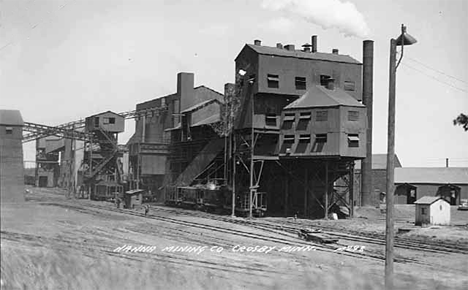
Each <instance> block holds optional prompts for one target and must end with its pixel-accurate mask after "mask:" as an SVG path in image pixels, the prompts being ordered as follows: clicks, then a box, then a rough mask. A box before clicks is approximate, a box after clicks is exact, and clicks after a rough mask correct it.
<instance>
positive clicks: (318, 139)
mask: <svg viewBox="0 0 468 290" xmlns="http://www.w3.org/2000/svg"><path fill="white" fill-rule="evenodd" d="M325 143H327V134H316V135H315V142H314V145H313V146H312V152H322V150H323V147H324V146H325Z"/></svg>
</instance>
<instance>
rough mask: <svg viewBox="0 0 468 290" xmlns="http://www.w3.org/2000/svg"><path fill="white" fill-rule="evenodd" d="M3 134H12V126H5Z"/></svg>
mask: <svg viewBox="0 0 468 290" xmlns="http://www.w3.org/2000/svg"><path fill="white" fill-rule="evenodd" d="M5 134H7V135H11V134H13V127H6V128H5Z"/></svg>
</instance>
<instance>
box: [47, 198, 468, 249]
mask: <svg viewBox="0 0 468 290" xmlns="http://www.w3.org/2000/svg"><path fill="white" fill-rule="evenodd" d="M54 194H55V193H54ZM57 195H59V194H58V193H57ZM77 201H78V202H80V203H83V202H84V201H80V200H75V202H77ZM86 206H88V207H94V208H99V209H104V210H111V211H114V212H115V211H117V212H121V213H125V214H131V215H137V216H144V214H142V213H138V212H132V211H129V210H124V209H117V208H114V207H111V206H103V205H98V204H93V203H92V202H86ZM151 207H152V208H153V209H154V210H156V211H158V212H162V211H163V212H168V213H172V214H176V215H189V216H195V217H200V218H208V219H212V220H218V221H223V222H229V223H234V224H239V225H246V226H250V227H254V228H257V229H261V230H270V231H271V230H275V231H279V232H287V233H291V234H297V232H298V231H299V230H300V229H301V228H303V226H298V225H297V224H293V225H291V224H292V222H283V223H281V224H278V223H271V222H267V221H263V220H261V219H255V220H245V219H233V218H231V217H227V216H221V215H216V214H209V213H205V212H200V211H194V210H187V209H180V208H172V207H170V208H169V207H163V206H157V207H154V206H151ZM154 210H153V212H154ZM148 217H151V218H155V219H161V220H165V221H169V222H176V223H185V224H184V225H190V223H191V222H187V221H181V220H176V219H171V218H168V217H164V216H161V215H154V214H150V215H148ZM192 224H193V223H192ZM194 226H195V227H200V226H201V227H203V226H202V225H200V224H197V225H194ZM204 227H205V228H206V227H209V226H206V225H204ZM312 227H315V228H318V229H321V230H322V231H324V233H326V234H328V235H331V236H334V237H337V238H340V239H343V240H348V241H353V242H362V243H368V244H374V245H385V237H384V236H383V235H379V234H370V233H369V234H368V233H362V232H358V233H356V232H353V231H349V230H345V231H344V232H341V233H337V232H336V229H334V228H332V227H327V226H323V225H313V226H312ZM215 228H216V230H218V231H227V229H225V228H221V227H215ZM244 235H246V236H248V237H250V238H252V237H253V236H254V235H252V234H249V233H244ZM280 242H282V243H284V242H286V240H284V239H283V240H282V241H280ZM288 242H289V241H288ZM394 245H395V247H399V248H404V249H411V250H418V251H426V252H433V253H459V254H468V247H463V246H460V245H457V244H452V243H446V242H445V243H440V242H430V241H414V240H409V239H403V238H399V237H396V238H395V243H394ZM322 246H323V247H324V248H328V249H330V250H333V251H334V250H336V249H337V248H338V247H335V248H333V247H330V246H329V245H327V246H326V247H325V245H322ZM338 246H343V244H338ZM344 246H346V245H344Z"/></svg>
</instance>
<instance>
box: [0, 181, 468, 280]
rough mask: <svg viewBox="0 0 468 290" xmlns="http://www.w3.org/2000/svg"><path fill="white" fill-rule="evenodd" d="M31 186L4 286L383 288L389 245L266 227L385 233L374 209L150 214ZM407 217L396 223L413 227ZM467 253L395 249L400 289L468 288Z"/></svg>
mask: <svg viewBox="0 0 468 290" xmlns="http://www.w3.org/2000/svg"><path fill="white" fill-rule="evenodd" d="M29 191H30V192H29V193H28V194H27V202H26V203H22V204H2V208H1V285H2V286H1V289H287V288H289V289H383V280H384V276H383V275H384V261H383V260H382V259H381V258H378V257H381V256H382V255H383V251H384V246H383V245H376V244H372V243H363V242H357V241H354V242H353V241H352V240H346V239H340V241H339V244H340V245H350V246H352V245H359V246H363V245H365V249H364V251H363V253H362V254H361V253H352V252H346V251H339V250H336V249H333V248H332V247H322V246H321V245H319V244H314V243H312V242H305V241H303V240H300V239H299V238H298V237H297V235H295V234H293V233H289V232H282V231H279V230H278V231H277V230H272V229H271V228H266V227H264V228H262V226H261V225H262V224H263V223H269V224H284V225H286V224H287V225H289V224H293V225H296V226H302V225H304V226H313V225H325V226H327V227H331V228H333V229H334V231H337V232H339V231H340V230H342V231H343V232H344V230H346V231H348V232H349V231H350V230H352V231H356V232H360V231H363V232H375V233H379V232H380V231H381V230H382V229H383V227H382V225H384V222H385V221H384V220H383V219H382V217H384V215H380V213H379V211H376V210H372V209H369V210H368V211H369V213H365V212H364V210H363V211H362V212H360V213H359V215H358V216H360V217H358V218H355V219H352V220H338V221H325V220H320V221H305V220H299V221H298V220H296V221H291V219H288V218H283V219H279V218H265V219H262V220H261V221H259V222H258V223H256V222H255V223H253V225H249V224H243V223H242V220H243V219H241V218H236V219H235V220H237V221H240V222H236V223H234V222H229V221H223V220H222V219H217V218H210V215H209V214H198V213H195V214H194V212H193V211H183V210H179V209H171V208H167V207H163V206H156V205H154V206H152V207H151V211H150V214H149V215H148V216H146V217H145V216H144V215H143V214H142V211H141V210H140V209H136V210H120V211H116V208H115V206H114V205H113V204H111V203H105V202H95V201H88V200H74V199H67V198H66V197H65V195H64V194H63V192H62V191H60V190H54V189H50V190H48V189H35V188H29ZM366 210H367V209H366ZM409 211H410V209H405V210H403V211H402V212H405V213H406V212H409ZM401 216H404V214H402V215H401ZM225 218H226V219H228V217H225ZM460 218H461V220H462V221H463V219H464V221H465V222H466V221H468V219H467V218H466V216H461V217H460ZM406 221H407V220H405V219H404V218H401V219H399V220H398V223H397V226H396V227H397V228H398V225H404V226H411V224H410V223H407V222H406ZM461 224H462V225H463V222H462V223H461ZM465 224H466V223H465ZM467 233H468V230H467V227H466V226H465V227H464V226H452V227H444V228H443V229H442V228H437V229H436V228H420V229H414V230H412V231H410V232H409V233H406V234H404V235H405V236H407V237H408V238H412V237H413V236H414V237H415V238H414V239H416V240H418V239H419V237H420V236H423V237H431V238H432V237H433V236H436V237H437V238H438V239H441V240H443V241H451V242H454V241H455V242H457V241H458V242H459V243H460V245H461V246H462V247H467V246H468V243H467V240H468V239H467V237H468V236H467ZM124 246H126V248H125V247H124ZM143 247H145V248H143ZM176 247H178V248H176ZM292 247H295V248H292ZM119 248H120V251H119V250H118V249H119ZM466 253H467V252H465V253H448V252H447V253H442V252H431V251H427V252H426V251H421V250H414V249H404V248H400V249H396V257H397V258H398V259H402V260H404V259H406V260H404V261H402V262H398V261H397V262H395V286H396V287H395V289H465V288H466V285H468V276H467V274H468V259H467V258H468V257H467V254H466ZM441 269H442V270H441ZM463 286H465V287H463Z"/></svg>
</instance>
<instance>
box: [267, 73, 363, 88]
mask: <svg viewBox="0 0 468 290" xmlns="http://www.w3.org/2000/svg"><path fill="white" fill-rule="evenodd" d="M330 78H331V77H330V76H327V75H320V85H321V86H326V85H327V82H328V80H329V79H330ZM267 84H268V87H269V88H273V89H278V88H279V75H275V74H267ZM294 84H295V86H296V90H307V79H306V78H305V77H295V78H294ZM344 90H345V91H354V90H355V84H354V82H353V81H345V82H344Z"/></svg>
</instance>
